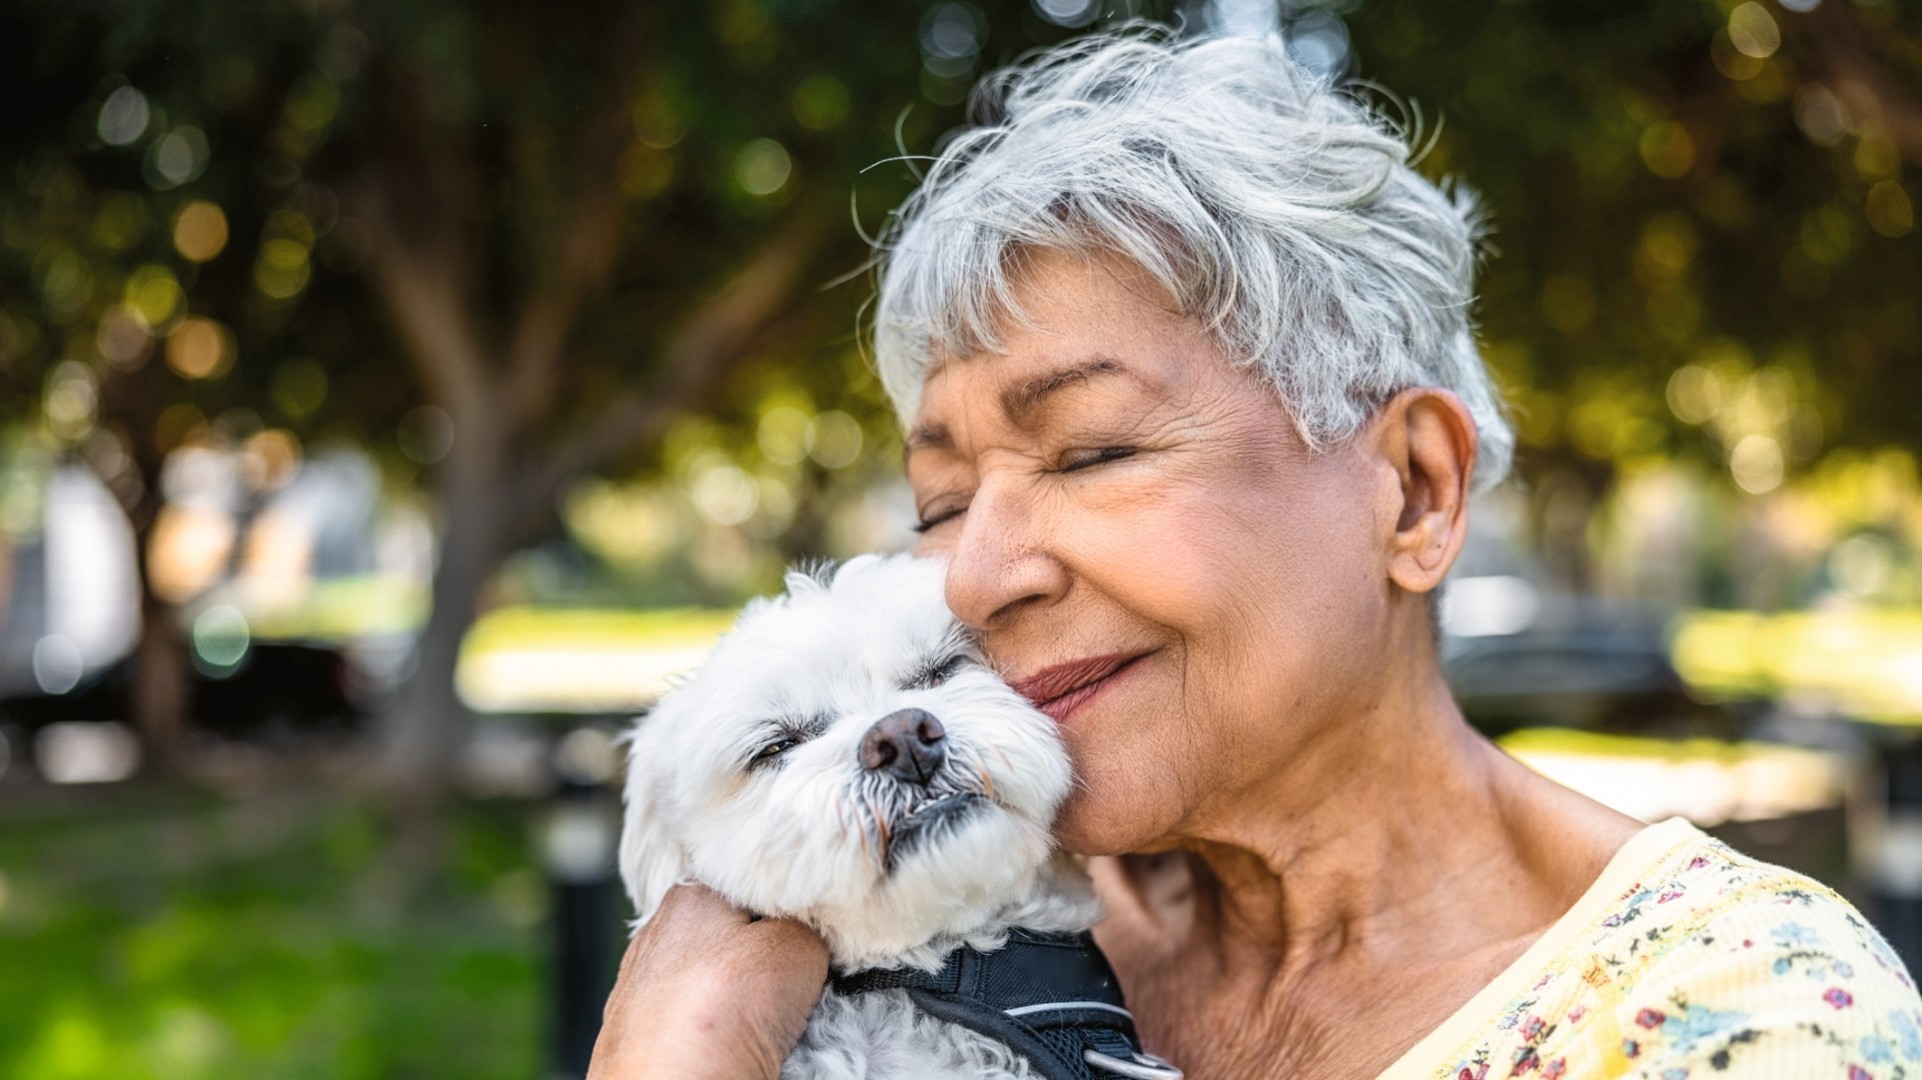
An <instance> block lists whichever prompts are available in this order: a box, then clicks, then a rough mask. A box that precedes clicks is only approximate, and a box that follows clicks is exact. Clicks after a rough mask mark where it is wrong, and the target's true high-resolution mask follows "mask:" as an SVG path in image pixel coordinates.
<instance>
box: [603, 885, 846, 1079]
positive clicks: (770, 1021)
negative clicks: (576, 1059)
mask: <svg viewBox="0 0 1922 1080" xmlns="http://www.w3.org/2000/svg"><path fill="white" fill-rule="evenodd" d="M827 976H828V951H827V945H826V944H825V943H824V942H823V941H822V940H821V939H820V937H819V936H817V935H816V934H815V933H814V931H812V930H809V929H808V928H807V927H805V926H802V925H801V924H800V923H797V922H794V921H793V920H791V919H762V920H759V921H754V920H752V919H751V918H750V917H749V916H748V914H747V913H746V912H744V911H742V910H740V909H739V908H736V907H734V906H733V905H732V904H729V903H728V902H727V901H726V900H723V899H722V898H721V897H720V895H719V894H717V893H715V892H714V891H713V890H711V889H708V888H705V887H703V886H700V885H677V886H675V887H674V888H673V889H671V890H669V891H668V894H667V897H666V899H664V900H663V901H662V902H661V907H660V910H659V911H657V912H656V913H655V915H654V917H653V918H652V919H650V920H649V921H648V924H647V925H646V926H645V927H643V928H642V930H641V932H640V933H639V934H637V935H635V937H634V940H633V942H631V943H630V944H629V945H628V947H627V955H626V956H624V957H623V958H622V959H621V973H620V977H619V978H617V979H616V980H615V982H614V992H613V993H611V994H609V995H608V998H607V1010H606V1012H605V1013H604V1014H603V1017H602V1021H601V1035H600V1039H599V1040H598V1041H597V1042H595V1044H594V1060H593V1063H592V1064H591V1065H589V1067H588V1070H587V1075H588V1080H654V1078H656V1077H673V1078H675V1080H682V1078H686V1080H746V1078H755V1080H775V1078H776V1077H777V1076H779V1075H780V1072H781V1062H782V1061H783V1060H784V1059H785V1058H786V1057H787V1055H788V1051H790V1050H792V1049H793V1048H794V1044H795V1042H797V1041H798V1040H799V1039H800V1038H801V1032H802V1030H803V1029H805V1028H806V1027H807V1019H808V1014H809V1013H811V1012H813V1011H814V1005H815V1002H817V1001H819V1000H820V997H821V988H822V986H823V985H824V984H825V983H826V982H827Z"/></svg>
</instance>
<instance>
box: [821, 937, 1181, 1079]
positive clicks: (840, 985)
mask: <svg viewBox="0 0 1922 1080" xmlns="http://www.w3.org/2000/svg"><path fill="white" fill-rule="evenodd" d="M829 985H830V986H832V987H833V988H834V989H835V991H836V992H838V993H841V994H844V995H852V994H863V993H870V992H872V991H876V990H906V991H907V992H908V998H909V999H910V1000H911V1001H913V1002H914V1004H915V1006H916V1007H917V1008H919V1009H920V1010H921V1011H922V1012H924V1013H927V1014H928V1015H929V1016H933V1017H936V1018H938V1019H941V1020H945V1021H947V1022H948V1023H951V1024H959V1025H961V1026H962V1027H965V1028H968V1029H970V1030H972V1031H975V1032H978V1033H980V1034H982V1035H985V1036H987V1037H988V1038H991V1039H994V1040H996V1041H999V1042H1001V1043H1005V1044H1006V1045H1008V1046H1010V1047H1012V1048H1013V1049H1014V1050H1016V1051H1017V1052H1019V1053H1021V1054H1023V1055H1025V1056H1026V1057H1027V1058H1028V1059H1029V1060H1030V1061H1031V1062H1033V1064H1034V1066H1035V1069H1036V1071H1037V1072H1039V1073H1040V1074H1041V1075H1042V1076H1043V1077H1045V1078H1046V1080H1108V1078H1109V1077H1112V1076H1114V1075H1117V1073H1116V1072H1115V1071H1112V1070H1108V1069H1103V1070H1102V1071H1101V1072H1096V1071H1095V1068H1094V1066H1092V1065H1091V1064H1090V1063H1089V1061H1088V1052H1089V1051H1094V1052H1095V1053H1096V1054H1097V1055H1106V1056H1107V1057H1108V1058H1111V1059H1115V1060H1117V1061H1118V1062H1122V1063H1128V1062H1135V1061H1152V1060H1153V1059H1152V1058H1145V1057H1143V1056H1142V1055H1141V1053H1140V1051H1141V1043H1140V1039H1139V1038H1138V1037H1137V1036H1136V1034H1135V1026H1134V1016H1133V1015H1132V1014H1131V1013H1129V1012H1128V1009H1127V1006H1126V1005H1125V1004H1124V1003H1123V1001H1122V997H1121V983H1120V981H1119V980H1117V979H1116V978H1115V974H1114V969H1113V968H1111V967H1109V966H1108V960H1107V958H1106V957H1104V956H1102V955H1101V950H1100V949H1099V948H1097V947H1096V946H1095V943H1094V935H1092V934H1088V933H1080V934H1053V933H1042V932H1039V931H1034V930H1013V931H1010V932H1009V934H1008V943H1007V944H1006V945H1005V946H1003V947H1002V948H999V949H996V950H994V951H993V952H981V951H979V950H977V949H971V948H960V949H956V950H955V951H953V952H951V953H949V954H948V957H947V960H946V961H945V962H944V963H943V964H942V965H941V967H940V968H938V969H937V970H935V971H915V970H913V969H909V968H890V969H872V970H868V971H860V972H855V973H853V974H850V975H837V976H835V977H834V978H832V979H830V980H829ZM1121 1075H1127V1074H1125V1073H1123V1074H1121ZM1165 1075H1168V1076H1179V1073H1177V1072H1174V1071H1173V1070H1168V1071H1167V1072H1166V1073H1165Z"/></svg>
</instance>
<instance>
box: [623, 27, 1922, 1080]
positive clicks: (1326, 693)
mask: <svg viewBox="0 0 1922 1080" xmlns="http://www.w3.org/2000/svg"><path fill="white" fill-rule="evenodd" d="M991 104H992V112H993V115H992V116H991V118H990V122H989V123H988V124H987V125H986V126H983V127H979V128H977V129H975V130H974V131H972V132H971V133H969V134H967V135H965V136H963V137H962V138H960V139H958V140H957V141H955V142H954V143H953V144H952V145H951V146H950V147H949V148H948V149H947V150H946V152H945V153H944V154H943V155H942V157H941V159H940V161H939V162H938V163H937V164H936V165H935V166H934V168H933V170H932V172H931V173H930V174H929V176H928V179H927V182H926V184H925V185H924V186H923V188H922V189H921V191H920V192H919V194H918V195H916V197H915V198H914V200H913V201H912V202H911V203H910V204H909V206H908V207H907V208H906V210H905V212H904V214H903V223H902V225H901V227H900V229H899V232H898V234H897V236H896V240H895V243H894V244H893V245H892V249H891V253H890V258H889V261H888V265H887V268H886V271H885V275H884V278H883V281H882V285H881V292H880V298H879V302H878V305H877V308H876V316H877V326H876V335H875V338H876V352H877V354H878V357H879V363H880V368H881V373H882V376H883V378H884V380H885V382H886V385H887V387H888V390H889V392H890V394H891V395H892V396H893V399H894V402H895V404H896V406H897V407H898V409H899V410H900V414H901V416H902V417H903V419H904V421H905V422H906V424H907V429H908V435H907V439H906V446H907V449H906V467H907V474H908V479H909V482H910V483H911V485H912V487H913V491H914V496H915V500H916V505H917V509H918V512H919V515H920V518H921V523H920V526H919V528H920V531H921V544H920V547H921V550H922V551H924V552H925V553H928V554H931V555H943V556H946V557H948V558H949V559H950V560H951V562H950V568H949V570H948V577H947V596H948V600H949V603H950V606H952V608H953V609H954V611H955V613H956V614H957V615H958V616H959V617H960V618H961V619H962V620H963V621H965V622H966V623H967V624H968V625H969V626H971V627H972V628H974V630H976V631H977V632H978V633H979V634H980V638H981V641H982V643H983V645H984V648H985V649H986V651H987V653H988V654H989V656H990V657H991V659H992V660H993V661H994V662H995V663H996V664H997V665H998V666H999V668H1000V669H1001V670H1002V671H1003V672H1004V673H1005V674H1006V675H1007V676H1008V678H1009V681H1010V682H1011V683H1013V684H1014V685H1015V686H1016V687H1017V688H1018V689H1021V690H1022V691H1023V692H1024V693H1025V694H1027V695H1028V696H1029V697H1030V698H1031V699H1033V700H1034V701H1035V702H1036V704H1037V705H1038V706H1039V707H1040V708H1041V709H1042V710H1043V711H1044V712H1046V713H1047V714H1048V715H1050V716H1052V717H1053V718H1054V719H1055V720H1056V721H1057V722H1058V723H1059V725H1060V729H1061V733H1062V735H1063V737H1064V739H1065V740H1066V743H1067V746H1068V749H1069V752H1070V755H1071V757H1072V758H1073V761H1074V763H1075V766H1076V769H1077V771H1078V773H1079V775H1080V777H1081V780H1082V784H1081V786H1080V788H1079V790H1078V792H1077V794H1075V795H1074V796H1073V797H1072V798H1071V799H1070V801H1069V803H1068V804H1067V806H1066V807H1065V808H1064V810H1063V811H1062V813H1061V816H1060V819H1059V821H1058V824H1057V833H1058V836H1059V840H1060V843H1061V844H1062V845H1063V846H1064V847H1065V848H1067V849H1068V850H1070V851H1074V852H1078V853H1083V854H1086V855H1089V856H1097V857H1099V858H1096V859H1094V868H1095V872H1096V876H1097V882H1098V885H1099V887H1100V889H1101V892H1102V894H1103V898H1104V900H1105V902H1106V905H1107V916H1106V920H1105V921H1104V922H1103V923H1102V925H1101V926H1100V928H1099V930H1098V938H1099V941H1100V944H1101V945H1102V947H1103V948H1104V949H1105V950H1106V952H1107V953H1108V955H1109V957H1110V958H1111V960H1112V961H1113V963H1114V966H1115V968H1116V970H1117V971H1118V973H1119V974H1120V976H1121V980H1122V982H1123V984H1124V986H1125V989H1126V992H1127V995H1128V997H1129V1000H1130V1003H1131V1005H1132V1006H1133V1008H1134V1010H1135V1014H1136V1016H1137V1018H1138V1021H1139V1023H1140V1026H1141V1029H1142V1032H1143V1036H1144V1039H1145V1042H1146V1044H1147V1045H1148V1047H1149V1048H1150V1049H1151V1050H1153V1051H1154V1052H1155V1053H1157V1054H1159V1055H1160V1056H1162V1057H1165V1058H1167V1059H1168V1060H1170V1061H1172V1062H1174V1063H1175V1064H1177V1065H1179V1066H1181V1067H1182V1068H1184V1069H1186V1070H1187V1073H1188V1075H1189V1076H1190V1077H1191V1078H1195V1080H1203V1078H1217V1077H1279V1076H1286V1077H1292V1078H1296V1080H1307V1078H1319V1077H1325V1078H1352V1077H1367V1076H1377V1075H1381V1076H1390V1077H1408V1078H1416V1077H1422V1078H1435V1080H1445V1078H1446V1080H1452V1078H1465V1080H1483V1078H1484V1077H1489V1076H1493V1077H1508V1076H1515V1075H1535V1074H1539V1075H1540V1076H1542V1077H1545V1078H1555V1077H1601V1076H1609V1077H1613V1076H1630V1075H1632V1076H1646V1077H1660V1078H1665V1080H1668V1078H1678V1077H1685V1076H1696V1077H1705V1076H1709V1075H1712V1074H1713V1075H1729V1076H1735V1077H1782V1078H1790V1077H1793V1078H1805V1077H1807V1078H1812V1077H1837V1078H1841V1080H1861V1078H1864V1077H1873V1078H1876V1080H1884V1078H1887V1077H1892V1076H1902V1075H1907V1076H1911V1077H1915V1076H1922V1003H1919V1002H1918V1000H1917V997H1916V993H1915V990H1914V985H1913V983H1912V982H1911V981H1910V978H1909V976H1908V975H1907V973H1906V972H1905V971H1904V970H1903V968H1902V965H1901V963H1900V961H1899V960H1897V959H1896V958H1895V956H1894V955H1893V953H1892V952H1891V951H1890V950H1889V948H1888V946H1887V945H1886V944H1885V943H1884V942H1883V941H1882V940H1881V938H1880V937H1879V936H1878V935H1877V934H1876V932H1875V931H1874V930H1873V929H1872V928H1871V927H1869V925H1868V924H1867V923H1866V922H1865V921H1864V920H1863V919H1862V918H1861V917H1860V916H1859V915H1858V914H1857V913H1856V912H1855V911H1854V910H1853V909H1851V908H1850V907H1849V905H1848V904H1847V903H1846V902H1845V901H1843V900H1842V899H1841V898H1839V897H1838V896H1836V895H1835V894H1834V893H1833V892H1831V891H1830V890H1828V889H1826V888H1824V887H1822V886H1820V885H1818V884H1815V883H1814V882H1812V881H1809V880H1807V879H1805V878H1802V877H1799V876H1796V875H1794V874H1792V873H1789V872H1788V871H1785V870H1781V869H1779V868H1775V867H1771V866H1768V865H1765V864H1761V863H1758V862H1756V861H1754V860H1752V859H1749V858H1747V857H1745V856H1743V855H1741V854H1738V853H1736V852H1734V851H1731V850H1729V849H1728V848H1727V847H1724V846H1723V845H1721V844H1719V843H1717V842H1715V841H1713V840H1711V839H1709V838H1707V837H1705V836H1704V835H1702V834H1701V833H1699V832H1697V831H1696V830H1695V829H1693V828H1692V827H1690V826H1689V825H1688V824H1687V823H1685V822H1682V821H1680V820H1676V821H1670V822H1667V823H1664V824H1660V825H1655V826H1652V827H1644V826H1643V825H1642V824H1641V823H1640V822H1637V821H1634V820H1631V819H1629V818H1627V817H1624V816H1622V815H1621V814H1618V813H1615V812H1614V811H1612V810H1609V809H1608V808H1606V807H1604V806H1601V805H1599V804H1597V803H1594V802H1591V801H1590V800H1588V799H1586V798H1584V797H1583V796H1581V795H1578V794H1576V793H1574V792H1572V791H1569V790H1567V789H1565V788H1562V787H1558V786H1557V785H1555V784H1553V783H1551V782H1550V781H1548V780H1545V779H1543V778H1542V777H1540V776H1538V775H1536V774H1535V773H1533V772H1531V771H1529V770H1528V769H1527V768H1525V767H1523V766H1521V765H1520V764H1518V763H1517V762H1515V761H1514V760H1512V759H1510V758H1509V757H1507V756H1505V755H1504V754H1503V753H1502V752H1501V751H1500V750H1498V749H1497V748H1495V747H1494V746H1492V745H1491V744H1490V743H1489V742H1488V741H1487V740H1485V739H1483V738H1481V737H1480V736H1478V735H1477V734H1476V733H1475V732H1473V731H1472V730H1470V728H1469V727H1468V726H1467V725H1466V724H1465V723H1464V722H1463V720H1462V716H1461V713H1460V711H1459V710H1458V709H1457V708H1456V705H1455V703H1454V702H1453V700H1451V698H1450V696H1449V692H1448V687H1447V686H1446V684H1445V683H1444V682H1443V680H1442V674H1441V669H1440V665H1439V663H1438V659H1437V649H1436V634H1435V629H1434V627H1435V618H1434V604H1435V597H1436V594H1437V592H1438V590H1439V589H1440V587H1441V585H1442V582H1443V579H1444V578H1445V577H1446V575H1447V573H1448V570H1449V567H1450V565H1451V564H1452V563H1453V562H1454V560H1455V558H1456V556H1457V554H1458V553H1459V552H1460V551H1461V548H1462V543H1463V539H1464V537H1465V535H1466V533H1467V523H1468V506H1469V499H1470V494H1471V492H1472V491H1473V490H1475V489H1477V488H1480V487H1485V486H1486V485H1488V484H1491V483H1493V482H1495V481H1497V480H1499V479H1500V478H1501V477H1502V475H1503V473H1504V472H1505V471H1506V469H1507V467H1508V464H1509V457H1510V451H1511V447H1512V440H1511V436H1510V433H1509V428H1508V426H1507V424H1506V423H1505V421H1504V419H1503V414H1502V409H1501V405H1500V403H1499V400H1498V396H1497V394H1496V392H1495V390H1494V388H1493V387H1492V385H1491V383H1490V380H1489V377H1488V373H1487V371H1486V370H1485V369H1484V367H1483V365H1482V361H1481V359H1480V357H1479V355H1478V354H1477V350H1476V345H1475V340H1474V334H1473V328H1472V325H1471V322H1470V315H1469V308H1470V303H1471V300H1472V298H1473V283H1472V278H1473V269H1474V265H1475V254H1476V252H1475V240H1476V232H1477V215H1476V212H1475V207H1474V203H1473V201H1472V200H1471V199H1470V198H1469V197H1468V196H1467V195H1466V194H1464V193H1462V192H1459V191H1458V192H1456V193H1455V194H1454V195H1453V196H1450V195H1449V194H1447V193H1446V192H1444V191H1442V190H1438V189H1437V188H1436V187H1435V186H1434V185H1433V184H1431V183H1429V182H1428V181H1426V180H1424V179H1423V178H1422V177H1421V176H1419V175H1418V174H1417V173H1416V172H1415V171H1414V170H1413V169H1412V168H1411V167H1410V165H1409V160H1408V154H1407V150H1406V148H1405V147H1404V146H1403V145H1402V143H1401V142H1400V141H1399V140H1398V139H1397V138H1396V137H1395V136H1394V135H1393V134H1392V133H1391V132H1390V131H1389V130H1387V129H1386V128H1385V126H1384V125H1383V124H1382V123H1381V122H1380V121H1379V120H1378V119H1377V118H1375V117H1374V116H1373V115H1371V114H1370V113H1369V112H1368V111H1367V110H1365V109H1364V108H1363V107H1362V106H1361V105H1360V104H1358V103H1357V102H1356V101H1355V100H1354V99H1353V98H1351V97H1349V96H1347V95H1345V94H1344V93H1342V92H1340V91H1339V90H1337V89H1334V88H1331V87H1329V86H1327V85H1324V84H1321V83H1319V82H1317V81H1315V80H1313V79H1311V78H1309V77H1307V76H1305V75H1304V74H1303V73H1301V72H1300V71H1299V70H1298V69H1297V68H1295V67H1294V66H1292V65H1291V63H1290V61H1289V60H1288V59H1287V57H1286V56H1285V54H1284V53H1283V52H1282V50H1281V49H1280V48H1279V46H1278V45H1276V44H1275V43H1273V42H1259V41H1255V40H1248V39H1237V40H1213V41H1202V42H1197V43H1190V44H1180V45H1175V44H1166V43H1162V42H1158V41H1154V40H1144V39H1142V38H1140V37H1132V38H1129V37H1121V38H1116V37H1104V38H1096V39H1092V40H1090V41H1088V42H1084V43H1082V44H1080V45H1077V46H1072V47H1069V48H1067V49H1065V50H1061V51H1057V52H1055V53H1053V54H1051V55H1049V56H1046V57H1044V58H1042V59H1040V60H1038V61H1036V62H1033V63H1031V64H1029V65H1028V66H1027V67H1026V68H1025V69H1022V70H1017V71H1015V72H1014V73H1012V74H1011V75H1009V76H1007V77H1005V78H1003V79H1002V80H1001V81H1000V82H999V83H998V84H997V94H996V95H995V96H994V98H993V101H992V103H991ZM824 968H825V960H824V954H823V951H822V947H821V945H820V943H819V941H818V940H816V939H815V938H814V937H813V935H812V934H811V933H810V932H809V931H807V930H806V929H804V928H801V927H798V926H795V925H794V924H791V923H785V922H779V921H773V920H766V921H759V922H755V921H751V920H750V919H749V917H748V916H747V915H745V914H743V913H741V912H738V911H735V910H733V909H732V908H730V907H728V906H727V905H726V904H725V903H724V902H722V901H720V900H719V899H718V898H716V897H714V896H713V895H712V894H711V893H707V892H705V891H704V890H701V889H698V888H694V887H682V888H681V889H679V890H678V891H677V892H676V893H675V894H674V895H673V896H672V897H671V898H670V900H669V902H668V904H667V905H666V907H665V908H664V909H663V911H662V913H661V914H660V915H659V916H657V917H656V919H655V920H654V921H653V922H652V923H651V924H649V926H648V927H647V929H646V930H645V931H644V932H643V933H642V934H641V935H640V936H639V937H638V938H637V939H636V941H635V943H634V945H633V947H632V949H631V950H630V952H629V955H628V958H627V961H626V963H625V964H624V967H623V971H622V976H621V981H620V985H619V986H618V987H617V988H616V991H615V993H614V996H613V997H612V999H611V1000H610V1003H609V1006H608V1011H607V1025H606V1029H605V1031H604V1033H603V1037H602V1041H601V1045H600V1048H599V1054H598V1058H597V1061H596V1066H595V1075H596V1076H597V1077H606V1078H610V1080H612V1078H618V1077H639V1076H648V1077H653V1076H675V1077H691V1076H700V1077H709V1076H711V1077H772V1076H774V1075H776V1073H777V1071H778V1065H779V1062H780V1060H781V1059H782V1057H783V1056H784V1055H785V1053H786V1051H787V1049H788V1048H789V1047H790V1046H791V1045H792V1043H793V1040H794V1039H795V1038H796V1037H797V1035H798V1033H799V1032H800V1030H801V1027H802V1024H803V1022H804V1020H805V1017H806V1015H807V1013H808V1010H809V1008H810V1007H811V1006H812V1004H813V1002H814V1000H815V997H816V995H817V994H818V992H819V989H820V986H821V982H822V978H823V974H824Z"/></svg>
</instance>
